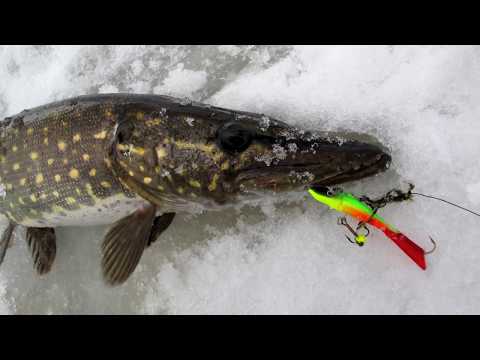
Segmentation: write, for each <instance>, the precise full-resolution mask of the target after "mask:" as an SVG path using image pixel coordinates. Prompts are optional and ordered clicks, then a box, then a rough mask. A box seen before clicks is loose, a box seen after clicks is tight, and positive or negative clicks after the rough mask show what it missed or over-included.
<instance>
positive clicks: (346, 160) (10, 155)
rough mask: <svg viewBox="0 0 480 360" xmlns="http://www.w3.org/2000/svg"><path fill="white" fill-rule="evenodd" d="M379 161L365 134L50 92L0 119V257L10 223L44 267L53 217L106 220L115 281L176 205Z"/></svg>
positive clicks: (106, 248)
mask: <svg viewBox="0 0 480 360" xmlns="http://www.w3.org/2000/svg"><path fill="white" fill-rule="evenodd" d="M390 161H391V158H390V156H389V155H388V154H387V153H386V152H385V151H384V150H382V148H381V147H380V146H377V145H372V144H370V143H367V142H361V141H358V140H354V139H353V138H352V139H349V138H347V139H345V138H339V137H336V136H330V135H327V134H326V133H322V132H312V131H305V130H302V129H299V128H297V127H294V126H290V125H288V124H286V123H284V122H282V121H279V120H276V119H273V118H271V117H267V116H265V115H262V114H254V113H248V112H243V111H234V110H229V109H224V108H219V107H214V106H210V105H206V104H201V103H196V102H192V101H186V100H183V99H176V98H172V97H168V96H160V95H140V94H102V95H87V96H80V97H76V98H72V99H68V100H63V101H59V102H54V103H51V104H48V105H44V106H41V107H37V108H34V109H31V110H24V111H23V112H21V113H19V114H17V115H15V116H11V117H9V118H6V119H5V120H4V121H3V122H1V123H0V220H1V223H2V224H3V228H2V232H1V239H0V263H1V262H2V261H3V258H4V257H5V253H6V251H7V248H8V245H9V242H10V240H11V238H12V234H13V232H14V229H15V227H16V226H24V227H26V234H27V235H26V241H27V244H28V248H29V251H30V252H31V256H32V262H33V266H34V269H35V270H36V271H37V273H38V274H46V273H48V272H49V271H50V269H51V268H52V265H53V263H54V259H55V255H56V236H55V228H56V227H63V226H79V225H85V226H88V225H99V224H112V225H111V227H110V229H109V230H108V232H107V233H106V235H105V238H104V240H103V243H102V246H101V254H102V261H101V269H102V274H103V277H104V279H105V281H106V283H107V284H109V285H112V286H113V285H119V284H122V283H124V282H125V281H126V280H127V279H128V277H129V276H130V275H131V274H132V273H133V272H134V270H135V268H136V266H137V264H138V263H139V261H140V258H141V256H142V253H143V251H144V249H145V248H147V247H149V246H150V245H151V244H152V243H154V242H155V241H156V240H157V239H158V238H159V237H160V235H161V234H162V232H164V231H165V230H166V229H167V228H168V227H169V225H170V224H171V223H172V221H173V219H174V216H175V214H176V213H178V212H190V211H193V209H198V208H200V209H207V210H219V209H223V208H224V207H225V206H228V205H229V204H230V205H231V204H234V203H237V202H242V201H245V200H248V199H252V198H258V197H259V196H264V195H265V194H277V193H280V192H284V191H293V190H299V189H302V188H307V187H310V186H330V185H336V184H340V183H343V182H347V181H353V180H358V179H362V178H365V177H367V176H372V175H375V174H377V173H379V172H381V171H384V170H385V169H387V168H388V165H389V163H390Z"/></svg>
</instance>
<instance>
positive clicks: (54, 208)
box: [52, 205, 63, 213]
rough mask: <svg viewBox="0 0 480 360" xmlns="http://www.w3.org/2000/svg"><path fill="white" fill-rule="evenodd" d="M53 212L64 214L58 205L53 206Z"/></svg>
mask: <svg viewBox="0 0 480 360" xmlns="http://www.w3.org/2000/svg"><path fill="white" fill-rule="evenodd" d="M52 211H53V212H56V213H60V212H63V209H62V208H61V207H60V206H58V205H52Z"/></svg>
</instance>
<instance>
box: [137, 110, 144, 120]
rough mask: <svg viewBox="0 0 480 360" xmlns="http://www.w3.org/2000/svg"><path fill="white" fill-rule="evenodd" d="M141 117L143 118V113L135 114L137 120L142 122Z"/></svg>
mask: <svg viewBox="0 0 480 360" xmlns="http://www.w3.org/2000/svg"><path fill="white" fill-rule="evenodd" d="M143 117H144V114H143V112H141V111H139V112H137V120H142V119H143Z"/></svg>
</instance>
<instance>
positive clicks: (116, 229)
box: [102, 205, 156, 286]
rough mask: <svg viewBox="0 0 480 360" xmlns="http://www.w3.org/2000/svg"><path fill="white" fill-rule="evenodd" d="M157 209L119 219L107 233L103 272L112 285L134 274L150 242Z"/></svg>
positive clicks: (140, 211) (152, 208) (141, 210)
mask: <svg viewBox="0 0 480 360" xmlns="http://www.w3.org/2000/svg"><path fill="white" fill-rule="evenodd" d="M155 212H156V208H155V206H153V205H150V206H147V207H144V208H141V209H139V210H137V211H135V212H134V213H133V214H131V215H129V216H127V217H125V218H123V219H121V220H120V221H118V222H117V223H116V224H114V225H113V227H112V228H111V229H110V230H109V231H108V233H107V235H106V236H105V239H104V241H103V244H102V271H103V277H104V279H105V281H106V282H107V283H108V284H109V285H112V286H115V285H120V284H122V283H123V282H125V281H126V280H127V279H128V277H129V276H130V275H131V274H132V273H133V271H134V270H135V268H136V267H137V265H138V262H139V261H140V258H141V257H142V254H143V250H144V249H145V247H146V246H147V245H148V243H149V239H150V233H151V229H152V226H153V223H154V219H155Z"/></svg>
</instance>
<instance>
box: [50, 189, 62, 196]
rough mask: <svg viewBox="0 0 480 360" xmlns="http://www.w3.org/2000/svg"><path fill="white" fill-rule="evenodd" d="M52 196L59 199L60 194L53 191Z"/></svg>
mask: <svg viewBox="0 0 480 360" xmlns="http://www.w3.org/2000/svg"><path fill="white" fill-rule="evenodd" d="M52 194H53V196H55V197H59V196H60V194H59V193H58V191H56V190H54V191H53V192H52Z"/></svg>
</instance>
